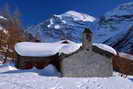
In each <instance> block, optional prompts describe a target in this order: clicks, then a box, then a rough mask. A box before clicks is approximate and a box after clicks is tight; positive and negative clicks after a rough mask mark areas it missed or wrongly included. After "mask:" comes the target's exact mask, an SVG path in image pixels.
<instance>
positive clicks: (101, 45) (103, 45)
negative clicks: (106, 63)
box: [93, 43, 117, 55]
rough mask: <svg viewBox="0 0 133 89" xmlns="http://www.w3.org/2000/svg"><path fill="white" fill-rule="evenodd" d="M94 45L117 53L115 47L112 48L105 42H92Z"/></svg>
mask: <svg viewBox="0 0 133 89" xmlns="http://www.w3.org/2000/svg"><path fill="white" fill-rule="evenodd" d="M93 45H94V46H97V47H98V48H100V49H103V50H105V51H108V52H110V53H112V54H114V55H117V52H116V50H115V49H113V48H112V47H111V46H108V45H106V44H101V43H93Z"/></svg>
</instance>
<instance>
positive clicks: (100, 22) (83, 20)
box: [27, 2, 133, 54]
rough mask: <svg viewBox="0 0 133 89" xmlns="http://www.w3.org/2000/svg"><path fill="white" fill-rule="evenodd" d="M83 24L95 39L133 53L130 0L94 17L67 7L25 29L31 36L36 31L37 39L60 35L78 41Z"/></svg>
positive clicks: (54, 37)
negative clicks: (90, 30) (69, 9)
mask: <svg viewBox="0 0 133 89" xmlns="http://www.w3.org/2000/svg"><path fill="white" fill-rule="evenodd" d="M85 27H89V28H91V29H92V32H93V41H94V42H95V43H105V44H107V45H110V46H112V47H114V48H115V49H117V50H118V51H122V52H127V53H131V54H133V30H131V29H133V2H130V3H125V4H121V5H119V6H118V7H117V8H115V9H113V10H112V11H109V12H107V13H105V15H104V16H102V17H100V18H97V19H95V18H94V17H92V16H90V15H87V14H83V13H79V12H76V11H68V12H66V13H64V14H61V15H54V16H53V17H52V18H50V19H48V20H46V21H44V22H42V23H40V24H37V25H32V26H31V27H29V28H28V29H27V31H28V32H30V33H32V34H33V35H34V36H35V35H36V34H37V33H39V36H40V38H41V40H42V41H45V42H52V41H58V40H60V39H61V38H66V39H68V40H71V41H74V42H81V38H82V32H83V30H84V28H85Z"/></svg>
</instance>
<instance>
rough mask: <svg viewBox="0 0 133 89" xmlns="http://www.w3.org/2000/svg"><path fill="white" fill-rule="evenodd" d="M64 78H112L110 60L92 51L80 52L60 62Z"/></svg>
mask: <svg viewBox="0 0 133 89" xmlns="http://www.w3.org/2000/svg"><path fill="white" fill-rule="evenodd" d="M61 65H62V69H61V70H62V73H63V76H64V77H109V76H112V72H113V68H112V59H111V58H107V57H106V56H103V55H100V54H98V53H95V52H93V51H91V52H90V51H89V52H88V51H86V50H81V51H79V52H78V53H75V54H73V55H71V56H69V57H67V58H65V59H63V60H62V64H61Z"/></svg>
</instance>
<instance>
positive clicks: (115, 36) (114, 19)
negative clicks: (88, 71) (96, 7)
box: [94, 2, 133, 54]
mask: <svg viewBox="0 0 133 89" xmlns="http://www.w3.org/2000/svg"><path fill="white" fill-rule="evenodd" d="M94 25H95V27H94V28H95V34H94V41H95V42H100V43H105V44H108V45H110V46H112V47H114V48H115V49H117V50H118V51H123V52H127V53H131V54H133V2H130V3H125V4H121V5H119V6H118V7H117V8H115V9H113V10H112V11H109V12H107V13H106V14H105V15H104V16H103V17H101V18H100V19H99V20H97V21H96V22H95V23H94Z"/></svg>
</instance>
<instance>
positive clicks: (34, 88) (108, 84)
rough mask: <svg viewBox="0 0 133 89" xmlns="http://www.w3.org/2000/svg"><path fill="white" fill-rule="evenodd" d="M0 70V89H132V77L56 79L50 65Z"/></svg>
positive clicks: (5, 67)
mask: <svg viewBox="0 0 133 89" xmlns="http://www.w3.org/2000/svg"><path fill="white" fill-rule="evenodd" d="M0 68H1V69H0V88H1V89H133V81H132V79H133V77H132V76H130V78H128V77H127V78H123V77H120V76H118V75H116V74H115V75H113V76H112V77H108V78H96V77H94V78H65V77H64V78H58V77H56V75H54V74H56V73H57V71H55V69H54V67H53V66H52V65H49V66H48V67H47V68H45V69H42V70H37V69H36V68H33V69H30V70H18V69H16V68H14V65H13V64H4V65H0ZM50 75H51V77H48V76H50ZM52 75H53V77H52ZM54 76H55V77H54Z"/></svg>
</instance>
